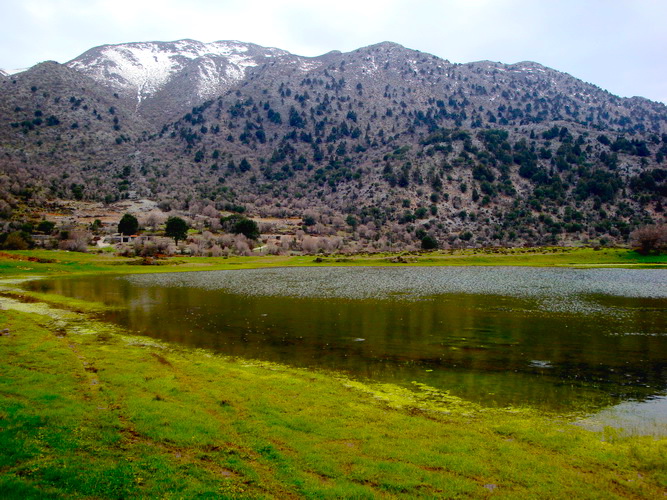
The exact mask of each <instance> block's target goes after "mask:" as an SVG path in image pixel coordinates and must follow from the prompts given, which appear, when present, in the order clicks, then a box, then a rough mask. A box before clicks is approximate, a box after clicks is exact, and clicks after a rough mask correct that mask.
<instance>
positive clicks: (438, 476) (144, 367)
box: [0, 248, 667, 499]
mask: <svg viewBox="0 0 667 500" xmlns="http://www.w3.org/2000/svg"><path fill="white" fill-rule="evenodd" d="M7 253H8V254H9V255H10V256H11V257H10V258H8V257H6V256H5V257H3V256H1V255H0V277H2V278H3V282H4V285H3V289H2V290H1V291H0V330H3V329H5V328H7V329H9V332H10V336H1V337H0V359H2V362H1V363H0V450H2V453H0V498H3V499H4V498H21V499H24V498H63V497H67V498H70V497H73V498H77V497H85V498H125V497H150V498H154V497H160V498H162V497H165V498H198V497H215V498H382V497H390V498H391V497H406V498H435V497H437V498H456V497H473V498H485V497H489V496H494V497H496V496H498V497H504V498H657V497H661V496H663V495H665V494H667V440H666V439H659V440H655V439H652V438H641V437H633V438H620V437H618V436H614V434H613V433H611V432H609V433H607V434H604V435H599V434H595V433H592V432H589V431H586V430H583V429H581V428H578V427H574V426H572V425H571V424H569V423H568V422H566V421H562V420H558V419H555V418H554V417H553V416H548V415H540V414H538V413H537V412H534V411H531V410H526V409H524V410H521V411H519V410H514V411H513V410H498V409H493V410H492V409H485V408H481V407H479V406H476V405H474V404H472V403H469V402H466V401H463V400H461V399H458V398H455V397H453V396H451V395H449V394H446V393H442V392H439V391H436V390H434V389H431V388H428V387H424V386H419V387H417V386H416V387H415V390H408V389H405V388H399V387H397V386H393V385H390V384H383V385H379V384H375V385H374V384H368V383H362V382H360V381H356V380H350V379H348V378H346V377H344V376H341V375H338V374H335V373H329V372H318V371H310V370H303V369H296V368H288V367H285V366H282V365H276V364H271V363H261V362H252V361H248V360H242V359H233V358H226V357H223V356H217V355H213V354H211V353H210V352H207V351H198V350H189V349H185V348H179V347H175V346H171V345H166V344H162V343H159V342H155V341H153V340H150V339H146V338H140V337H132V336H130V335H128V334H127V332H124V331H122V330H121V329H119V328H118V327H115V326H112V325H109V324H105V323H102V322H99V321H97V320H95V319H94V316H93V315H94V313H96V312H98V311H99V310H101V309H102V308H104V307H105V306H103V305H102V304H96V303H90V302H86V301H82V300H74V299H69V298H65V297H61V296H57V295H52V294H40V293H36V292H25V291H22V290H20V289H18V288H16V287H14V286H12V282H18V281H20V280H22V279H25V278H28V277H31V276H47V275H67V274H103V273H119V272H123V273H126V272H165V271H171V272H173V271H192V270H212V269H244V268H251V267H269V266H274V267H275V266H318V265H327V266H329V265H341V266H348V265H386V266H394V265H535V266H563V265H564V266H572V265H577V266H591V265H603V266H616V265H622V266H655V265H665V260H666V259H665V257H664V256H663V257H643V256H640V255H638V254H636V253H634V252H629V251H627V250H622V249H603V250H600V251H594V250H592V249H559V248H544V249H530V250H526V249H514V250H503V251H493V252H491V251H488V252H483V251H456V252H438V253H429V254H423V255H408V254H403V255H400V256H399V255H397V254H378V255H361V256H354V257H345V256H322V257H320V260H321V261H319V262H316V261H315V259H316V258H315V257H314V256H298V257H245V258H244V257H235V258H229V259H224V258H213V259H211V258H181V257H179V258H172V259H169V260H168V261H167V264H166V265H162V266H140V265H133V264H130V263H129V262H131V260H128V259H124V258H118V257H114V256H110V255H108V254H105V255H98V254H81V253H70V252H58V251H28V252H7ZM399 257H400V258H399ZM18 259H21V260H18ZM28 259H30V260H28ZM39 260H41V262H39ZM396 260H398V261H403V262H399V263H394V262H392V261H396Z"/></svg>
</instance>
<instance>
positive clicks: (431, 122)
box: [0, 40, 667, 247]
mask: <svg viewBox="0 0 667 500" xmlns="http://www.w3.org/2000/svg"><path fill="white" fill-rule="evenodd" d="M0 85H2V87H1V88H2V93H1V94H0V140H1V141H2V144H3V153H4V156H3V158H2V160H0V161H1V163H0V165H2V168H3V170H4V171H5V172H6V174H7V175H5V176H4V178H0V191H3V192H5V193H7V196H11V197H13V198H14V199H17V200H18V199H20V198H21V197H23V198H26V197H32V199H33V200H34V199H44V198H48V197H50V196H59V197H73V196H74V197H79V198H84V199H107V200H114V199H117V198H118V197H125V196H128V195H134V194H136V195H137V196H144V197H149V198H153V199H156V200H158V201H160V202H161V204H162V206H164V207H172V208H179V209H186V208H187V209H189V210H190V211H191V212H192V213H196V212H197V210H200V209H201V207H202V206H205V205H207V204H214V205H216V206H217V208H224V207H240V206H243V207H245V209H246V210H247V211H248V212H249V213H251V214H254V215H280V216H286V215H293V216H302V215H303V214H304V213H306V212H308V214H309V217H308V220H309V222H313V223H314V224H313V225H312V227H309V230H311V231H315V227H317V228H318V229H317V231H324V233H326V232H327V231H329V232H331V231H334V232H335V230H340V229H341V224H340V221H341V220H343V219H345V218H346V217H348V216H351V218H349V219H348V220H349V221H351V222H352V227H353V229H355V231H356V232H355V234H356V235H357V236H358V237H361V238H367V239H369V240H373V241H377V242H381V243H378V245H379V246H378V247H381V246H382V245H385V244H404V245H406V246H409V245H410V244H411V243H413V242H414V241H415V239H416V238H418V237H419V236H423V234H425V233H430V234H432V235H434V236H435V237H437V238H438V239H439V241H441V242H448V243H449V244H453V245H456V244H475V245H488V244H498V243H501V244H533V243H549V242H555V241H573V242H580V241H590V240H609V241H623V239H624V238H626V237H627V235H628V233H629V232H630V231H631V230H632V229H633V228H634V227H636V226H639V225H642V224H645V223H648V222H651V221H655V220H660V219H661V218H662V217H663V203H664V197H665V195H666V194H667V185H666V182H667V170H666V169H665V157H667V107H666V106H665V105H663V104H660V103H656V102H652V101H649V100H647V99H643V98H630V99H626V98H620V97H617V96H614V95H612V94H610V93H608V92H606V91H604V90H602V89H600V88H598V87H596V86H595V85H592V84H589V83H585V82H582V81H581V80H578V79H576V78H574V77H572V76H570V75H568V74H566V73H562V72H559V71H556V70H554V69H551V68H547V67H545V66H542V65H540V64H538V63H534V62H520V63H516V64H502V63H497V62H491V61H479V62H473V63H468V64H454V63H451V62H449V61H447V60H444V59H440V58H438V57H436V56H433V55H430V54H426V53H422V52H419V51H415V50H411V49H407V48H405V47H402V46H400V45H398V44H395V43H391V42H383V43H379V44H376V45H372V46H369V47H364V48H360V49H358V50H355V51H352V52H348V53H341V52H337V51H333V52H329V53H327V54H324V55H322V56H318V57H313V58H307V57H301V56H297V55H293V54H290V53H288V52H286V51H283V50H279V49H273V48H264V47H260V46H257V45H253V44H248V43H242V42H223V41H221V42H213V43H210V44H204V43H201V42H196V41H192V40H181V41H177V42H151V43H132V44H122V45H108V46H103V47H97V48H94V49H91V50H89V51H88V52H86V53H84V54H83V55H81V56H80V57H78V58H76V59H74V60H72V61H70V62H68V63H67V64H65V65H60V64H57V63H53V62H47V63H42V64H40V65H37V66H36V67H34V68H31V69H30V70H28V71H25V72H23V73H19V74H15V75H12V76H9V77H4V78H3V79H2V80H0ZM3 179H4V181H3ZM15 179H20V180H21V181H22V182H23V181H25V180H26V179H30V188H29V189H28V191H29V193H25V192H24V191H26V188H25V184H22V182H13V181H14V180H15ZM3 182H4V184H3ZM17 186H21V187H22V188H23V189H16V187H17ZM21 193H22V194H21ZM333 221H337V222H335V223H334V222H333ZM342 228H343V229H344V228H348V226H346V225H345V224H343V227H342ZM358 228H361V229H358ZM348 229H349V228H348ZM362 233H363V234H364V235H365V236H362Z"/></svg>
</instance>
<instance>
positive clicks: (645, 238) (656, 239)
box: [630, 224, 667, 255]
mask: <svg viewBox="0 0 667 500" xmlns="http://www.w3.org/2000/svg"><path fill="white" fill-rule="evenodd" d="M630 241H631V244H632V246H633V248H635V249H636V250H637V252H639V253H641V254H643V255H648V254H650V253H658V254H659V253H660V252H663V251H667V224H656V225H653V226H644V227H640V228H639V229H636V230H635V231H633V232H632V234H631V235H630Z"/></svg>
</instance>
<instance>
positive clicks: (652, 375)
mask: <svg viewBox="0 0 667 500" xmlns="http://www.w3.org/2000/svg"><path fill="white" fill-rule="evenodd" d="M665 283H667V274H665V273H664V271H662V270H646V271H644V272H643V273H642V272H641V271H636V270H633V271H628V270H620V269H614V270H594V271H593V270H587V271H577V270H535V269H511V270H508V269H507V268H474V269H470V268H430V269H416V268H400V269H395V268H394V269H358V268H356V269H320V268H318V269H298V270H294V269H285V270H254V271H220V272H206V273H179V274H162V275H142V276H129V277H117V278H113V279H110V278H109V277H105V278H101V279H100V278H78V279H59V280H48V281H40V282H35V283H33V284H32V285H31V286H32V287H33V288H36V289H39V290H42V291H49V292H56V293H61V294H64V295H68V296H72V297H78V298H86V299H91V300H97V301H103V302H106V303H108V304H115V305H119V306H122V308H120V309H119V310H117V311H113V312H111V313H108V314H107V315H106V319H108V320H110V321H113V322H116V323H118V324H121V325H123V326H124V327H127V328H129V329H131V330H133V331H135V332H138V333H140V334H142V335H146V336H150V337H155V338H160V339H165V340H169V341H172V342H178V343H181V344H185V345H190V346H195V347H204V348H209V349H214V350H216V351H219V352H222V353H225V354H228V355H233V356H242V357H250V358H259V359H266V360H271V361H277V362H281V363H288V364H292V365H297V366H308V367H318V368H325V369H334V370H339V371H345V372H348V373H351V374H353V375H354V376H359V377H368V378H372V379H375V380H383V381H391V382H396V383H401V384H410V383H411V382H412V381H417V382H421V383H425V384H428V385H431V386H435V387H438V388H442V389H446V390H450V391H451V392H452V393H453V394H456V395H460V396H462V397H465V398H468V399H471V400H474V401H479V402H483V403H485V404H497V405H506V404H530V405H537V406H541V407H544V408H550V409H559V410H562V409H573V408H582V407H585V408H591V407H598V406H604V405H609V404H613V403H616V402H619V401H622V400H628V399H634V400H637V399H639V400H641V399H643V398H647V397H650V396H653V395H656V394H664V393H665V389H666V387H667V334H665V332H666V331H667V315H665V314H664V313H665V306H667V298H666V297H667V290H665ZM485 290H486V291H487V292H488V293H484V292H485Z"/></svg>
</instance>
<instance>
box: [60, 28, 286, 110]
mask: <svg viewBox="0 0 667 500" xmlns="http://www.w3.org/2000/svg"><path fill="white" fill-rule="evenodd" d="M288 54H289V53H288V52H286V51H283V50H280V49H274V48H264V47H260V46H258V45H254V44H250V43H242V42H238V41H217V42H211V43H203V42H199V41H196V40H178V41H175V42H140V43H125V44H119V45H104V46H101V47H95V48H93V49H91V50H89V51H87V52H85V53H84V54H82V55H81V56H79V57H77V58H76V59H73V60H72V61H70V62H68V63H67V66H69V67H70V68H72V69H75V70H78V71H80V72H82V73H84V74H86V75H88V76H90V77H92V78H93V79H95V80H97V81H99V82H100V83H103V84H105V85H107V86H110V87H112V88H113V89H115V90H116V91H117V92H118V93H120V94H123V95H124V96H125V97H129V98H134V99H135V100H136V105H137V107H139V106H141V105H142V104H143V102H144V101H146V100H147V99H151V98H153V97H156V96H157V95H158V94H159V93H161V92H166V93H167V94H170V92H169V90H170V89H169V87H170V86H177V87H178V90H179V93H190V94H194V95H192V98H193V101H197V102H201V101H202V100H205V99H208V98H211V97H213V96H215V95H216V94H219V93H221V92H223V91H224V90H226V89H228V88H229V87H230V86H231V85H233V84H235V83H237V82H238V81H239V80H241V79H243V78H244V77H245V75H246V72H247V70H248V68H251V67H254V66H258V65H259V64H262V63H263V62H265V61H266V60H267V59H269V58H273V57H280V56H284V55H288ZM174 90H176V89H172V91H174Z"/></svg>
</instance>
